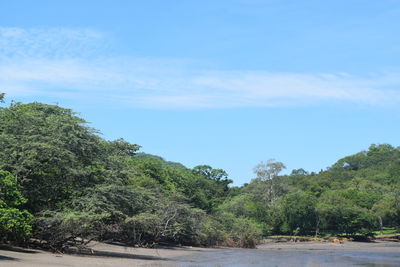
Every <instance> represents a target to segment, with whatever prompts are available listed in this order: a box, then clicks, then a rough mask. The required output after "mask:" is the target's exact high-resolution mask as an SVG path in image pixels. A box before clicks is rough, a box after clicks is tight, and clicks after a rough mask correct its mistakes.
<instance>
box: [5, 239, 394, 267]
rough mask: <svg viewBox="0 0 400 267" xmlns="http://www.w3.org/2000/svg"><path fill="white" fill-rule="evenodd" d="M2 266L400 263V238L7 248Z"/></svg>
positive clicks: (346, 264) (357, 264) (381, 264)
mask: <svg viewBox="0 0 400 267" xmlns="http://www.w3.org/2000/svg"><path fill="white" fill-rule="evenodd" d="M0 266H88V267H89V266H193V267H194V266H369V267H371V266H385V267H388V266H400V243H397V242H383V241H378V242H368V243H366V242H343V243H332V242H282V243H274V242H267V243H264V244H261V245H259V246H258V248H257V249H240V248H198V247H173V246H171V247H170V246H162V247H158V248H154V249H150V248H135V247H127V246H122V245H116V244H105V243H98V242H92V243H91V244H89V249H88V250H86V251H85V253H84V254H65V253H64V254H60V253H51V252H48V251H42V250H36V249H25V248H18V247H5V246H3V247H2V248H1V250H0Z"/></svg>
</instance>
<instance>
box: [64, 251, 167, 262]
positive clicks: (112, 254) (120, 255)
mask: <svg viewBox="0 0 400 267" xmlns="http://www.w3.org/2000/svg"><path fill="white" fill-rule="evenodd" d="M66 253H67V254H74V255H83V256H89V257H90V256H93V257H111V258H125V259H136V260H153V261H157V260H162V261H168V260H169V259H166V258H162V257H156V256H149V255H139V254H130V253H122V252H114V251H104V250H94V249H92V250H87V249H85V250H78V251H77V250H67V251H66Z"/></svg>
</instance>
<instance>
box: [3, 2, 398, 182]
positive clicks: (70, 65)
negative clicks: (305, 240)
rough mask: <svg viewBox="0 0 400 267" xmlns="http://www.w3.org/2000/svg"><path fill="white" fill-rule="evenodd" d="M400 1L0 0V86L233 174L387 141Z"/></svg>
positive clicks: (169, 156)
mask: <svg viewBox="0 0 400 267" xmlns="http://www.w3.org/2000/svg"><path fill="white" fill-rule="evenodd" d="M399 86H400V1H395V0H380V1H367V0H362V1H361V0H359V1H358V0H346V1H339V0H332V1H320V0H318V1H313V0H303V1H297V0H293V1H285V0H279V1H278V0H265V1H262V0H229V1H228V0H227V1H224V0H218V1H215V0H214V1H207V0H202V1H195V0H192V1H191V0H181V1H174V0H159V1H155V0H146V1H135V0H126V1H122V0H119V1H118V0H108V1H106V0H93V1H90V0H86V1H81V0H79V1H76V0H63V1H62V0H60V1H54V0H48V1H44V0H35V1H31V0H25V1H22V0H13V1H10V0H0V92H5V93H6V94H7V100H8V102H9V101H10V100H16V101H22V102H32V101H40V102H45V103H49V104H53V103H58V104H59V105H61V106H63V107H70V108H73V109H74V110H75V111H77V112H79V113H80V115H81V117H83V118H85V119H86V120H88V121H89V122H91V126H93V127H95V128H98V129H100V130H101V132H102V133H103V137H105V138H106V139H116V138H119V137H122V138H124V139H126V140H127V141H130V142H132V143H137V144H139V145H141V146H142V149H141V150H142V151H143V152H147V153H152V154H156V155H159V156H162V157H164V158H165V159H166V160H171V161H177V162H181V163H183V164H185V165H186V166H188V167H194V166H196V165H199V164H208V165H211V166H213V167H215V168H222V169H224V170H226V171H227V172H228V173H229V174H230V177H231V178H232V179H234V181H235V184H236V185H240V184H243V183H245V182H248V181H249V180H250V179H251V178H253V177H254V175H253V173H252V169H253V167H254V166H255V165H256V164H257V163H259V162H260V161H266V160H268V159H270V158H275V159H276V160H278V161H282V162H283V163H285V164H286V166H287V170H286V172H290V171H291V170H292V169H295V168H304V169H306V170H308V171H319V170H321V169H325V168H326V167H328V166H330V165H332V164H333V163H334V162H335V161H336V160H338V159H339V158H341V157H343V156H346V155H349V154H353V153H356V152H359V151H361V150H364V149H367V148H368V146H369V145H370V144H372V143H375V144H380V143H390V144H392V145H394V146H398V145H399V140H398V138H399V132H400V113H399V111H400V88H399Z"/></svg>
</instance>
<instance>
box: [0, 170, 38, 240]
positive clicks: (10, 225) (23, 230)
mask: <svg viewBox="0 0 400 267" xmlns="http://www.w3.org/2000/svg"><path fill="white" fill-rule="evenodd" d="M25 202H26V199H25V198H24V197H23V196H22V195H21V193H20V191H19V187H18V185H17V183H16V181H15V177H14V176H12V174H11V173H9V172H6V171H1V170H0V242H1V241H3V242H4V241H6V240H9V241H22V240H24V239H25V238H27V237H28V236H29V235H30V234H31V231H32V227H31V221H32V219H33V217H32V215H31V214H30V213H29V212H28V211H26V210H21V209H19V208H18V207H19V206H21V205H22V204H24V203H25Z"/></svg>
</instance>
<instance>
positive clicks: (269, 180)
mask: <svg viewBox="0 0 400 267" xmlns="http://www.w3.org/2000/svg"><path fill="white" fill-rule="evenodd" d="M285 168H286V166H285V165H284V164H283V163H282V162H279V161H276V160H274V159H269V160H268V161H267V162H266V163H264V162H261V163H259V164H257V165H256V167H255V168H254V170H253V171H254V173H255V174H256V175H257V178H256V181H257V180H258V181H259V182H261V183H262V184H263V191H264V192H263V193H264V196H263V198H264V200H265V202H266V203H269V204H271V203H273V202H275V201H276V200H277V197H278V196H277V193H278V191H279V188H278V187H277V185H278V183H277V182H276V179H277V177H278V175H279V173H280V172H281V171H282V170H283V169H285Z"/></svg>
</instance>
